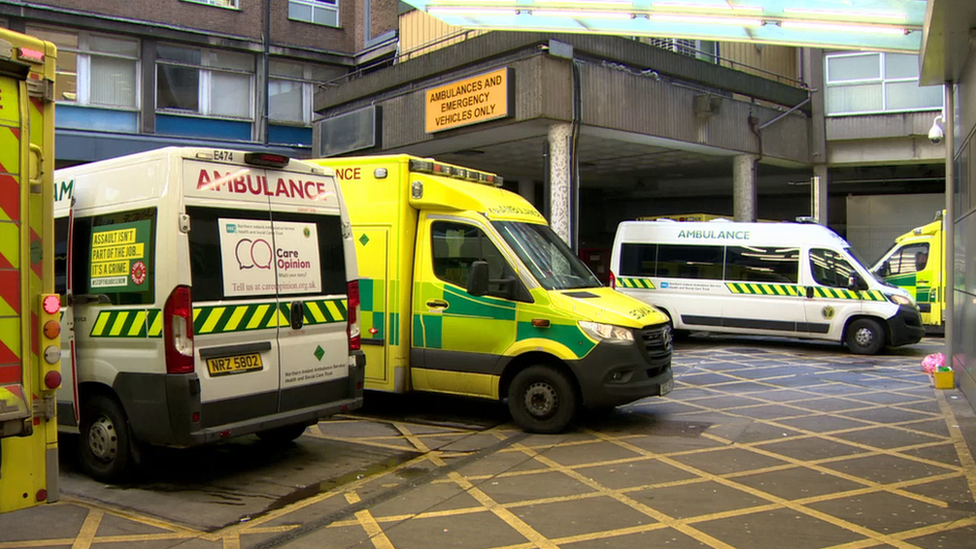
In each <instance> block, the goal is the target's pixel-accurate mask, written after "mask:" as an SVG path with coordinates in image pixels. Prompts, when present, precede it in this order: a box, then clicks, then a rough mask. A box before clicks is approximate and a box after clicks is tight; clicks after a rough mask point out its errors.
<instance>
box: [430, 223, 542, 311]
mask: <svg viewBox="0 0 976 549" xmlns="http://www.w3.org/2000/svg"><path fill="white" fill-rule="evenodd" d="M442 223H443V224H447V225H461V226H463V227H465V228H468V229H474V230H476V231H478V233H479V235H480V238H483V239H484V240H485V241H487V242H488V244H490V245H491V246H492V247H493V248H494V249H495V252H497V254H498V257H499V258H501V260H502V262H503V266H502V278H503V279H504V278H510V279H513V280H514V281H515V282H514V284H515V285H516V286H515V291H514V292H513V296H511V297H510V296H504V295H498V294H500V293H502V289H501V288H496V287H494V285H492V284H489V291H488V293H487V294H485V295H486V296H489V297H495V298H498V299H505V300H508V301H513V302H514V301H521V300H520V299H519V298H518V297H517V296H518V295H519V293H520V291H519V286H520V285H522V279H521V277H519V275H518V272H517V271H516V269H515V267H513V266H512V262H511V260H510V259H509V256H508V254H507V251H506V249H505V248H504V247H503V246H501V245H500V244H499V243H498V242H495V240H493V239H492V238H491V236H490V232H489V231H487V230H485V228H484V227H481V226H480V225H478V224H476V223H472V222H469V221H466V220H459V219H439V218H438V219H431V220H430V224H429V225H428V230H427V232H428V241H429V243H430V272H431V274H433V275H434V278H435V279H437V280H438V281H439V282H442V283H444V284H451V285H453V286H456V287H458V288H460V289H461V290H463V291H464V292H465V293H467V291H468V282H467V281H464V284H463V285H462V284H458V283H457V282H455V281H453V280H448V279H446V278H443V277H441V276H440V275H439V274H437V268H436V259H437V253H436V249H435V248H434V228H435V226H437V225H439V224H442ZM482 246H483V243H482ZM484 257H485V256H484V254H483V253H481V249H480V246H479V253H478V259H476V260H475V261H485V258H484ZM469 272H470V271H469ZM496 280H497V279H496ZM525 293H527V292H525Z"/></svg>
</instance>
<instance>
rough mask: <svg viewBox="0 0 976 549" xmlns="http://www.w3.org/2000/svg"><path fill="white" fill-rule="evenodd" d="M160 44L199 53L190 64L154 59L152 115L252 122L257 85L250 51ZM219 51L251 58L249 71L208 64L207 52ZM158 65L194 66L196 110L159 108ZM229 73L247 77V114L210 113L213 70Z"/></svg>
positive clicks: (252, 56) (211, 108)
mask: <svg viewBox="0 0 976 549" xmlns="http://www.w3.org/2000/svg"><path fill="white" fill-rule="evenodd" d="M163 45H166V46H173V47H177V48H183V49H194V50H198V51H199V52H200V54H201V55H200V60H201V61H200V64H199V65H194V64H191V63H185V62H181V61H172V60H169V59H160V58H159V57H157V58H156V60H155V63H154V69H155V70H154V71H153V110H154V111H155V112H156V114H163V115H175V116H187V117H195V118H210V119H219V120H234V121H237V122H249V123H252V124H253V123H254V122H255V118H256V112H255V111H256V103H257V101H256V100H255V89H256V85H257V61H256V59H255V57H254V55H253V54H251V53H249V52H239V51H236V50H223V49H220V48H199V47H196V46H187V45H184V44H177V43H172V42H166V43H164V44H163ZM214 51H216V52H220V51H226V52H230V53H237V54H245V55H248V56H249V57H250V58H251V61H252V67H253V68H252V71H251V72H248V71H245V70H240V69H227V68H223V67H213V66H211V65H209V63H210V55H208V54H209V53H210V52H214ZM160 65H166V66H170V67H182V68H187V69H196V70H197V71H198V78H199V80H198V82H197V104H198V110H196V111H191V110H186V109H176V108H170V107H160V106H159V68H160ZM216 72H221V73H229V74H241V75H246V76H248V94H247V95H248V99H249V101H248V103H249V105H248V115H247V117H243V118H242V117H236V116H225V115H221V114H213V103H214V101H213V81H214V78H213V73H216Z"/></svg>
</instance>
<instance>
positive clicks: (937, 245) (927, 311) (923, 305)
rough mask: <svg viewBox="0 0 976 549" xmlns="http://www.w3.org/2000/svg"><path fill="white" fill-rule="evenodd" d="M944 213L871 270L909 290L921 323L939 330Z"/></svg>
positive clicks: (898, 243) (941, 320)
mask: <svg viewBox="0 0 976 549" xmlns="http://www.w3.org/2000/svg"><path fill="white" fill-rule="evenodd" d="M943 213H944V212H938V213H937V214H936V216H935V220H933V221H932V222H931V223H928V224H926V225H922V226H921V227H916V228H914V229H912V230H911V231H909V232H907V233H905V234H903V235H901V236H899V237H898V238H896V239H895V244H894V245H893V246H892V247H891V249H889V250H888V251H887V252H885V253H884V254H883V255H882V256H881V259H879V260H878V262H877V263H875V264H874V266H873V267H871V271H872V272H873V273H874V274H875V275H876V276H877V277H878V278H880V279H881V280H883V281H884V282H886V283H888V284H891V285H893V286H897V287H899V288H902V289H904V290H906V291H907V292H908V293H909V294H911V295H912V297H913V298H915V302H916V303H917V304H918V308H919V310H920V311H921V312H922V324H924V325H925V327H926V329H928V330H930V331H936V332H938V331H940V330H941V329H943V327H944V323H945V279H946V277H945V260H944V257H945V256H944V255H943V250H945V232H944V225H943V223H944V220H943Z"/></svg>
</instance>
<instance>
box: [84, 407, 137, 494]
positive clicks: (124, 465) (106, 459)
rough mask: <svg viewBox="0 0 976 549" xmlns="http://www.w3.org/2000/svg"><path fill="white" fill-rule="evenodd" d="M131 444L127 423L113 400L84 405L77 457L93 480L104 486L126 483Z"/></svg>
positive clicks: (120, 408)
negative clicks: (103, 483)
mask: <svg viewBox="0 0 976 549" xmlns="http://www.w3.org/2000/svg"><path fill="white" fill-rule="evenodd" d="M130 442H131V441H130V438H129V422H128V420H127V419H126V416H125V412H124V411H123V410H122V406H120V405H119V403H118V402H117V401H116V400H115V399H114V398H112V397H109V396H103V395H96V396H93V397H91V398H90V399H89V400H88V402H86V403H85V404H84V406H83V407H82V410H81V436H80V437H79V441H78V444H79V452H78V455H79V460H80V461H81V467H82V469H84V470H85V472H86V473H88V474H89V475H90V476H91V477H92V478H94V479H95V480H98V481H101V482H107V483H111V482H120V481H122V480H125V479H126V478H127V477H128V475H129V474H130V473H131V464H132V461H133V460H132V450H131V447H130Z"/></svg>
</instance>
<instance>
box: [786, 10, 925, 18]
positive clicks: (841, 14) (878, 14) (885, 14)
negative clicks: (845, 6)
mask: <svg viewBox="0 0 976 549" xmlns="http://www.w3.org/2000/svg"><path fill="white" fill-rule="evenodd" d="M783 13H794V14H797V15H807V16H814V17H816V16H820V17H836V18H843V19H845V20H847V21H850V20H851V19H852V18H859V19H866V20H868V21H871V20H875V19H892V20H895V21H904V20H905V19H907V16H906V15H905V14H904V13H898V12H892V11H854V10H852V11H831V10H816V9H809V8H783Z"/></svg>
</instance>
